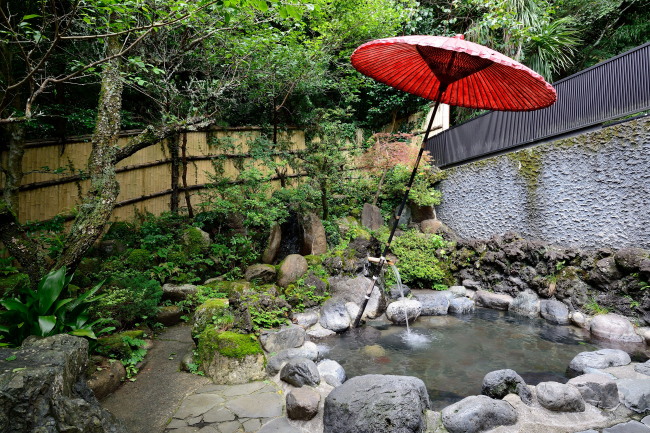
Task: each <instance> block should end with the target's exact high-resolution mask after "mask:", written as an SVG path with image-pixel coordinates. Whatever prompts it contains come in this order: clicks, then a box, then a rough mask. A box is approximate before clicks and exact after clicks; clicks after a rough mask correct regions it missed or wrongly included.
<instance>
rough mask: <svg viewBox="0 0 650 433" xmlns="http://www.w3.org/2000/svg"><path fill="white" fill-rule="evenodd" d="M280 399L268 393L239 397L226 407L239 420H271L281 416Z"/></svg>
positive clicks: (278, 396)
mask: <svg viewBox="0 0 650 433" xmlns="http://www.w3.org/2000/svg"><path fill="white" fill-rule="evenodd" d="M282 406H283V404H282V397H280V395H279V394H277V393H274V394H271V393H270V392H268V393H264V394H253V395H247V396H244V397H239V398H238V399H236V400H232V401H229V402H228V403H226V407H227V408H228V409H230V410H231V411H233V412H234V413H235V415H237V416H238V417H239V418H271V417H276V416H280V415H282Z"/></svg>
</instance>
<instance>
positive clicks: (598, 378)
mask: <svg viewBox="0 0 650 433" xmlns="http://www.w3.org/2000/svg"><path fill="white" fill-rule="evenodd" d="M567 384H568V385H571V386H573V387H575V388H577V389H578V391H580V394H581V395H582V398H583V399H584V401H585V402H586V403H589V404H591V405H592V406H596V407H599V408H601V409H615V408H616V407H618V405H619V402H618V386H616V382H614V381H613V380H612V379H610V378H608V377H607V376H605V375H603V374H595V373H592V374H584V375H582V376H578V377H574V378H573V379H571V380H569V382H567Z"/></svg>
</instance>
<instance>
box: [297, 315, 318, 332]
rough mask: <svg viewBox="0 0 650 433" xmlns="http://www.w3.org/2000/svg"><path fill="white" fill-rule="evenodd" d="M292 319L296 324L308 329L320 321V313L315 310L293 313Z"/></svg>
mask: <svg viewBox="0 0 650 433" xmlns="http://www.w3.org/2000/svg"><path fill="white" fill-rule="evenodd" d="M291 321H292V322H293V323H295V324H296V325H298V326H302V327H303V328H305V329H307V328H309V327H311V326H313V325H315V324H316V323H317V322H318V313H317V312H315V311H308V312H305V313H293V316H291Z"/></svg>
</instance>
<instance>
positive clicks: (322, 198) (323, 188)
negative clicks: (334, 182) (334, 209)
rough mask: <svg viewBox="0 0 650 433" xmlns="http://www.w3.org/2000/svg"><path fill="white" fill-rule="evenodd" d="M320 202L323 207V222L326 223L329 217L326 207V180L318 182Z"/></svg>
mask: <svg viewBox="0 0 650 433" xmlns="http://www.w3.org/2000/svg"><path fill="white" fill-rule="evenodd" d="M320 202H321V206H322V207H323V221H327V217H329V209H328V207H327V180H326V179H324V180H322V181H321V182H320Z"/></svg>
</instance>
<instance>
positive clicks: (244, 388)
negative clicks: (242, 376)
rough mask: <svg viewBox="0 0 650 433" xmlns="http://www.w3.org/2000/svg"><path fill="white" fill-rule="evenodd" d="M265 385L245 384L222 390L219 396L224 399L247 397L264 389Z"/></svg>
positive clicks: (257, 383)
mask: <svg viewBox="0 0 650 433" xmlns="http://www.w3.org/2000/svg"><path fill="white" fill-rule="evenodd" d="M265 385H266V384H265V383H264V382H251V383H245V384H243V385H234V386H230V387H228V388H227V389H226V390H224V391H223V392H222V393H221V395H223V396H224V397H236V396H240V395H248V394H252V393H254V392H255V391H259V390H260V389H262V388H264V386H265Z"/></svg>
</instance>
